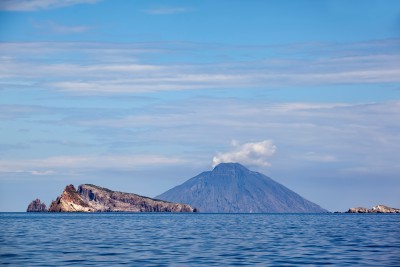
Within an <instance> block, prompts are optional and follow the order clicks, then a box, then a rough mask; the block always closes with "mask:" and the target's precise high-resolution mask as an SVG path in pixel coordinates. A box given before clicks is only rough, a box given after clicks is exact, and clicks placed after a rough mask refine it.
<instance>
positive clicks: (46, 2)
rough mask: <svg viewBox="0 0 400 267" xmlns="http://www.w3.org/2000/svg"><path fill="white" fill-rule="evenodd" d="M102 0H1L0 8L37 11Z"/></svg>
mask: <svg viewBox="0 0 400 267" xmlns="http://www.w3.org/2000/svg"><path fill="white" fill-rule="evenodd" d="M99 1H101V0H1V1H0V10H6V11H36V10H43V9H54V8H60V7H67V6H72V5H77V4H94V3H96V2H99Z"/></svg>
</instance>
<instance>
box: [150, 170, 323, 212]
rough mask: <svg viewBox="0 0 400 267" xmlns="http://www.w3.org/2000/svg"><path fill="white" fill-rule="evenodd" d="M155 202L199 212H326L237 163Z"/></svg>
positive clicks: (186, 183)
mask: <svg viewBox="0 0 400 267" xmlns="http://www.w3.org/2000/svg"><path fill="white" fill-rule="evenodd" d="M156 198H158V199H163V200H166V201H172V202H179V203H188V204H189V205H191V206H193V207H196V208H198V209H199V211H200V212H326V210H325V209H323V208H321V207H320V206H318V205H317V204H314V203H312V202H310V201H308V200H306V199H304V198H303V197H301V196H299V195H298V194H296V193H295V192H293V191H291V190H290V189H288V188H286V187H285V186H283V185H281V184H279V183H278V182H275V181H274V180H272V179H271V178H269V177H267V176H265V175H263V174H261V173H258V172H253V171H250V170H248V169H247V168H246V167H244V166H243V165H241V164H239V163H221V164H219V165H217V166H216V167H215V168H214V169H213V170H212V171H207V172H203V173H201V174H199V175H197V176H195V177H193V178H191V179H189V180H188V181H186V182H184V183H183V184H181V185H179V186H176V187H174V188H172V189H170V190H168V191H167V192H165V193H163V194H161V195H159V196H157V197H156Z"/></svg>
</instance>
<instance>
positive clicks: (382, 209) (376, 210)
mask: <svg viewBox="0 0 400 267" xmlns="http://www.w3.org/2000/svg"><path fill="white" fill-rule="evenodd" d="M347 213H400V209H396V208H391V207H388V206H385V205H377V206H374V207H372V208H371V209H367V208H363V207H357V208H351V209H349V210H348V211H347Z"/></svg>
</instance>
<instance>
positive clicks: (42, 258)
mask: <svg viewBox="0 0 400 267" xmlns="http://www.w3.org/2000/svg"><path fill="white" fill-rule="evenodd" d="M0 225H1V228H0V265H7V264H11V265H17V266H55V265H57V266H68V265H78V266H110V265H122V264H124V265H128V266H143V265H150V266H167V265H173V266H187V265H190V266H199V265H203V266H215V265H219V266H221V265H259V266H266V265H268V266H282V265H285V266H291V265H328V264H330V265H336V266H346V265H358V266H400V215H390V214H201V213H198V214H170V213H168V214H167V213H72V214H66V213H0Z"/></svg>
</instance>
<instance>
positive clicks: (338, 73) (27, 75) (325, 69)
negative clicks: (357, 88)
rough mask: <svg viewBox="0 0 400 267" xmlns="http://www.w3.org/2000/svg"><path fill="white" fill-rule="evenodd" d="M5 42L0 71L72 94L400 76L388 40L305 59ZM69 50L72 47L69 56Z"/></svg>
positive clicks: (158, 47) (170, 47)
mask: <svg viewBox="0 0 400 267" xmlns="http://www.w3.org/2000/svg"><path fill="white" fill-rule="evenodd" d="M53 26H54V25H53ZM56 28H57V29H54V30H55V31H58V32H60V33H80V32H83V31H85V30H88V28H86V27H84V26H71V27H68V26H61V25H57V27H56ZM382 42H385V41H382ZM10 45H11V44H2V45H1V46H2V47H3V48H4V49H3V52H2V53H1V54H0V56H1V58H2V60H0V71H1V72H0V73H1V74H0V78H3V79H9V80H23V81H27V83H28V84H29V82H30V83H31V84H34V85H35V86H37V85H40V86H41V87H42V88H47V89H52V90H54V89H56V90H59V91H63V92H70V93H73V94H92V95H93V94H136V93H145V92H160V91H178V90H180V91H182V90H199V89H221V90H231V89H247V88H263V89H265V88H271V87H280V88H282V87H290V86H320V85H324V86H327V85H337V84H350V85H351V84H379V83H396V82H400V67H399V65H398V62H399V61H400V56H399V55H398V53H394V52H393V53H392V52H390V53H387V51H391V49H389V48H388V50H387V51H386V50H382V52H381V53H376V51H375V50H373V52H370V51H364V53H363V54H360V52H359V51H357V49H356V47H351V48H347V49H353V50H354V51H355V52H354V54H352V52H351V51H352V50H351V51H348V50H346V51H345V52H342V54H340V51H334V52H332V51H330V53H331V54H329V53H327V54H325V55H323V56H321V55H319V54H318V55H310V56H309V58H307V59H297V58H292V59H283V58H281V57H280V55H279V54H277V55H276V58H272V59H268V60H265V59H262V58H260V59H255V60H253V61H242V60H234V61H229V62H224V61H214V62H208V63H200V62H196V61H197V60H200V59H197V58H193V59H187V57H186V56H185V58H186V61H187V62H185V61H173V62H169V61H170V60H171V54H172V53H173V54H174V57H172V58H179V57H180V56H179V54H180V53H189V52H188V50H187V49H189V51H190V53H192V54H196V53H203V52H202V47H201V46H200V45H199V46H193V45H192V46H188V48H187V49H186V50H185V49H181V46H180V45H178V44H177V45H175V48H174V44H169V43H168V44H167V43H166V44H163V43H158V44H153V45H151V44H146V45H145V46H138V45H130V46H129V45H126V44H121V45H114V46H113V47H109V46H108V45H107V44H103V45H102V44H90V43H89V44H88V43H84V44H78V45H77V44H70V43H65V44H63V45H60V44H42V45H43V47H42V48H40V46H39V44H34V43H31V44H12V45H14V47H10ZM379 45H381V46H382V44H379ZM387 45H388V46H389V47H391V46H393V45H395V43H393V41H390V42H388V44H387ZM283 47H284V46H283ZM34 48H36V49H34ZM44 48H46V49H44ZM178 48H179V49H178ZM192 49H193V50H192ZM207 49H210V51H209V52H210V53H215V54H218V53H220V50H219V48H214V47H207ZM213 49H217V50H215V51H214V50H213ZM232 49H235V48H232ZM249 49H250V50H249V51H248V52H253V53H255V52H254V51H252V49H253V48H249ZM282 49H283V48H282ZM297 49H304V48H297ZM332 49H333V48H332ZM181 51H183V52H181ZM41 52H43V54H42V53H41ZM305 52H309V51H304V53H305ZM311 52H313V51H311ZM311 52H310V53H311ZM314 52H315V51H314ZM68 53H71V59H70V58H69V57H68V56H67V55H68ZM299 53H300V52H299ZM318 53H319V52H318ZM38 54H41V55H46V54H47V55H48V57H46V60H44V61H38V60H36V59H35V58H37V55H38ZM338 54H339V55H338ZM76 55H79V56H80V58H83V59H85V60H84V62H85V63H84V64H83V63H77V62H76V61H75V60H74V58H76ZM127 55H130V56H127ZM148 55H157V58H159V59H160V60H159V61H158V62H157V61H154V60H148ZM59 56H62V57H63V58H64V59H65V60H64V61H63V63H62V64H61V63H59V60H57V58H58V57H59ZM285 56H286V57H287V55H285ZM27 87H29V86H27Z"/></svg>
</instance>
